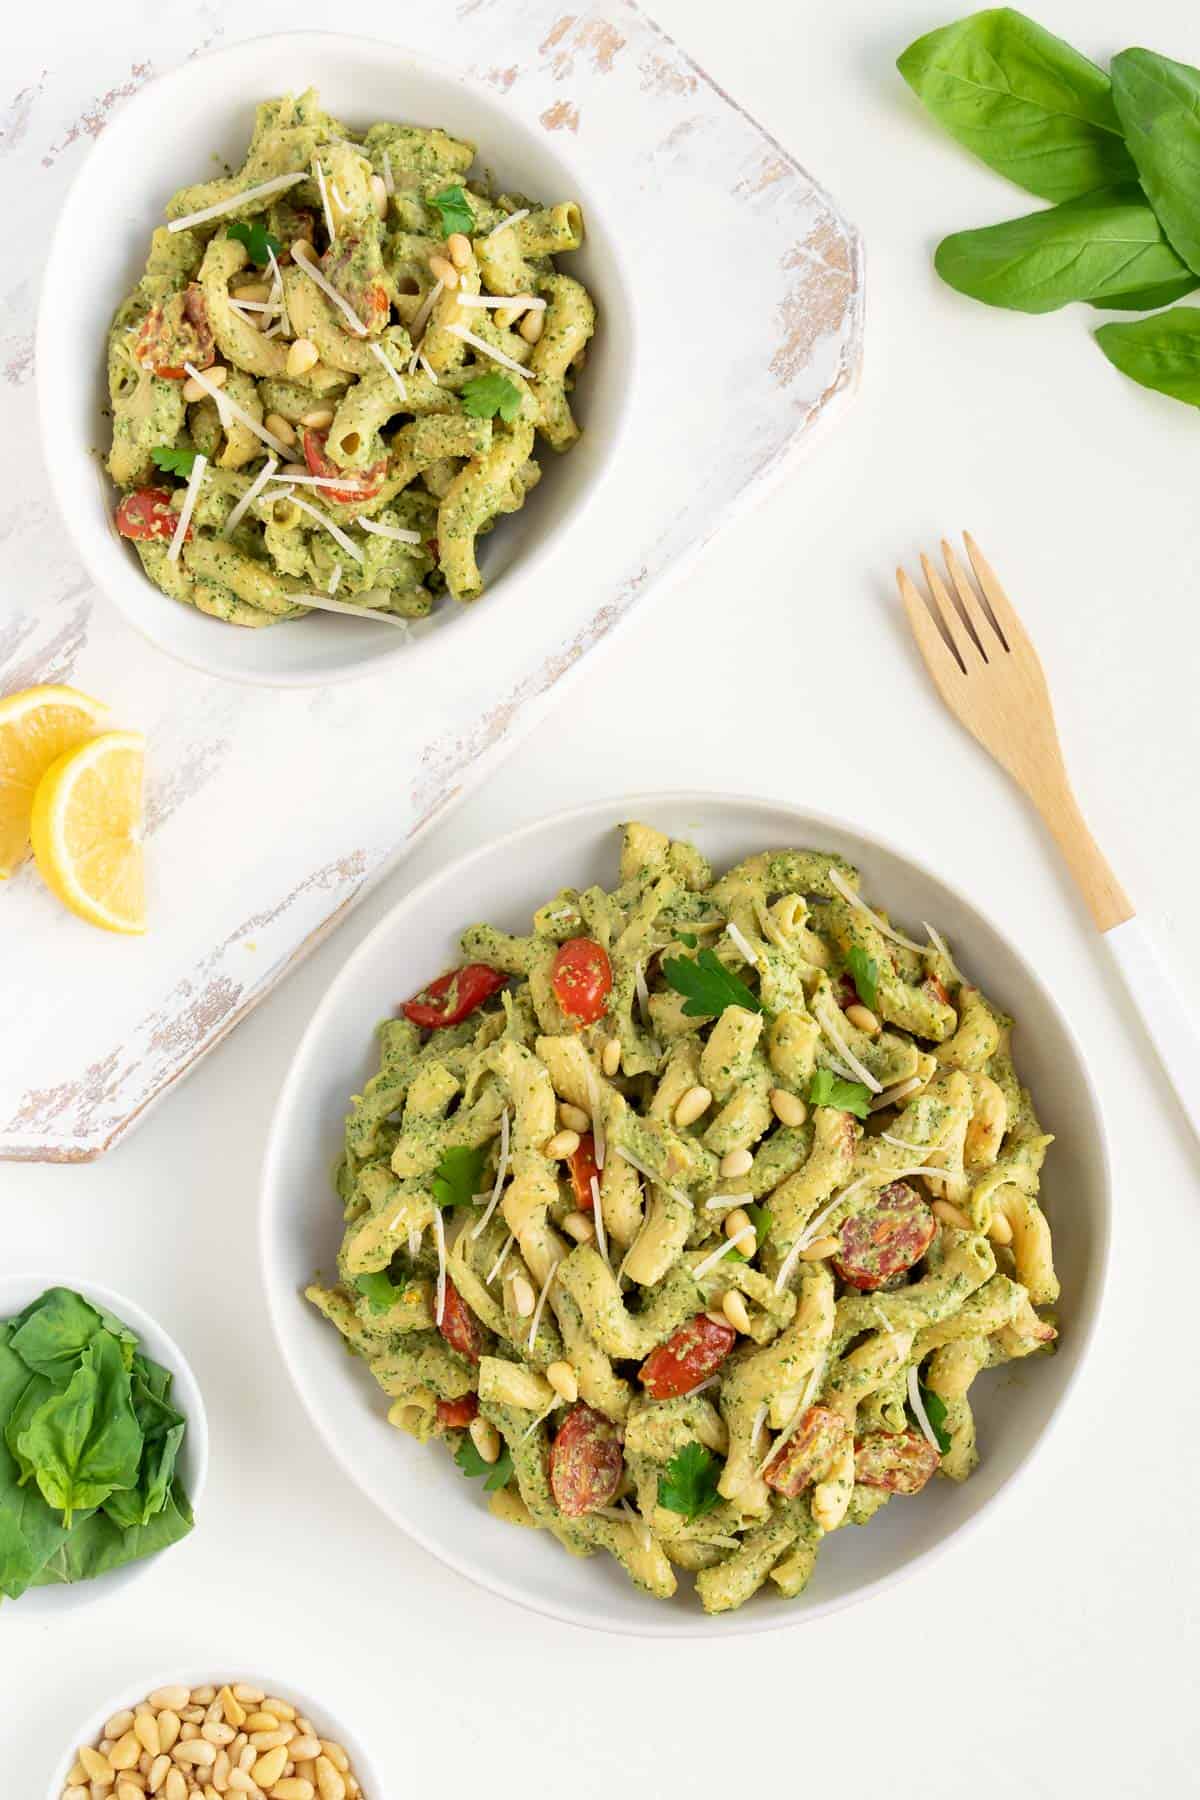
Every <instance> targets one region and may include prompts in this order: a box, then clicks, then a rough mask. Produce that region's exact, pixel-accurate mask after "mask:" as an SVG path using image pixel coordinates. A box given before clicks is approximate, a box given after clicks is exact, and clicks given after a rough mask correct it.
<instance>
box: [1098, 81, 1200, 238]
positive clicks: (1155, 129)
mask: <svg viewBox="0 0 1200 1800" xmlns="http://www.w3.org/2000/svg"><path fill="white" fill-rule="evenodd" d="M1112 77H1113V99H1114V101H1115V102H1116V108H1117V116H1118V117H1119V119H1120V121H1121V124H1122V126H1123V128H1124V131H1125V142H1126V143H1127V144H1128V145H1129V149H1130V152H1131V154H1132V156H1133V160H1134V162H1135V163H1136V164H1137V172H1138V175H1139V176H1140V178H1141V183H1142V187H1143V188H1144V189H1145V191H1146V196H1147V198H1148V199H1149V201H1150V204H1151V206H1153V208H1154V210H1155V212H1156V213H1157V214H1158V216H1159V218H1160V219H1161V220H1162V225H1163V230H1164V231H1165V232H1166V234H1167V236H1168V238H1169V239H1170V241H1171V243H1172V244H1173V245H1174V246H1175V248H1176V250H1178V252H1179V254H1180V256H1182V258H1183V260H1184V261H1185V262H1186V263H1187V265H1188V267H1189V268H1191V269H1194V270H1196V271H1197V273H1200V70H1196V69H1193V68H1191V67H1190V66H1189V64H1187V63H1179V62H1172V61H1171V59H1170V57H1167V56H1158V55H1156V54H1155V52H1154V51H1153V50H1122V52H1121V54H1120V55H1119V56H1114V57H1113V61H1112Z"/></svg>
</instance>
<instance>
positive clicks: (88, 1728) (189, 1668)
mask: <svg viewBox="0 0 1200 1800" xmlns="http://www.w3.org/2000/svg"><path fill="white" fill-rule="evenodd" d="M237 1668H238V1672H237V1674H236V1675H234V1676H233V1677H232V1679H233V1680H234V1681H244V1682H248V1683H249V1684H250V1685H251V1686H252V1687H259V1688H262V1690H263V1692H264V1693H265V1694H273V1695H275V1696H276V1698H277V1699H280V1700H286V1701H288V1703H289V1705H292V1706H295V1708H296V1710H297V1711H298V1712H303V1713H304V1714H305V1715H306V1717H308V1718H310V1719H311V1720H312V1722H313V1724H314V1725H317V1726H321V1725H322V1724H324V1723H325V1722H326V1720H328V1722H329V1723H330V1724H331V1725H332V1726H333V1728H334V1732H335V1733H336V1736H334V1732H331V1733H329V1734H328V1735H330V1736H331V1737H333V1741H334V1742H335V1743H339V1744H341V1745H342V1746H343V1748H344V1749H345V1751H346V1753H347V1755H348V1756H349V1757H350V1760H351V1762H352V1764H353V1766H354V1773H355V1775H356V1776H357V1777H358V1780H359V1783H360V1785H361V1787H362V1789H363V1792H364V1793H365V1794H366V1796H367V1800H384V1792H385V1790H384V1786H383V1782H382V1780H381V1778H380V1775H379V1771H378V1768H377V1766H376V1764H375V1762H374V1761H373V1759H372V1756H371V1753H370V1751H369V1750H368V1749H367V1748H366V1747H365V1745H364V1742H363V1739H362V1738H361V1737H360V1736H359V1734H358V1733H357V1732H356V1731H353V1730H349V1731H348V1730H346V1728H345V1727H344V1726H343V1724H342V1722H341V1716H340V1714H339V1716H338V1717H337V1718H335V1717H334V1716H333V1712H332V1709H330V1708H329V1707H328V1706H327V1705H326V1703H325V1702H324V1701H323V1700H317V1699H314V1697H313V1696H312V1695H311V1694H310V1693H309V1692H308V1691H307V1690H306V1689H305V1688H303V1687H301V1686H298V1685H297V1684H296V1683H295V1682H293V1681H283V1682H277V1681H276V1680H275V1678H274V1676H267V1675H264V1673H263V1671H262V1670H261V1669H260V1668H257V1667H252V1668H245V1669H243V1668H242V1666H241V1665H240V1664H239V1665H237ZM221 1679H222V1681H225V1680H229V1679H230V1677H229V1676H228V1675H226V1676H223V1677H222V1678H221ZM176 1682H181V1683H182V1684H183V1685H184V1686H185V1687H189V1688H196V1687H202V1686H205V1685H206V1684H211V1685H213V1686H218V1685H220V1684H219V1683H218V1682H216V1681H215V1680H214V1677H213V1672H212V1666H211V1664H208V1663H202V1662H192V1661H189V1662H187V1663H185V1665H184V1666H183V1667H182V1668H180V1667H178V1666H177V1665H175V1664H171V1665H170V1667H169V1668H167V1669H166V1670H165V1671H159V1672H158V1673H156V1674H154V1675H149V1676H137V1677H134V1678H131V1679H130V1680H129V1681H127V1682H122V1684H121V1687H120V1689H119V1690H118V1691H117V1692H116V1693H115V1694H112V1695H110V1696H109V1699H108V1700H107V1701H106V1703H105V1705H104V1706H103V1708H101V1709H99V1710H97V1711H96V1712H94V1713H91V1714H89V1716H88V1718H87V1720H86V1721H85V1723H84V1726H83V1728H82V1729H81V1731H80V1734H79V1735H78V1736H77V1737H75V1738H73V1739H72V1740H71V1742H70V1744H69V1745H68V1747H67V1748H66V1749H64V1751H63V1753H62V1755H61V1756H60V1757H59V1759H58V1761H57V1763H55V1765H54V1773H53V1774H52V1775H51V1777H50V1785H49V1787H48V1788H47V1790H46V1800H61V1796H62V1791H63V1789H64V1787H65V1786H66V1785H67V1774H68V1772H69V1770H70V1768H71V1765H72V1764H73V1762H74V1760H75V1757H76V1755H77V1754H78V1751H79V1746H80V1745H81V1744H93V1743H95V1742H96V1740H97V1739H98V1738H99V1737H101V1736H102V1735H103V1727H104V1726H105V1724H106V1723H107V1722H108V1720H109V1719H111V1718H112V1716H113V1714H114V1713H117V1712H121V1711H123V1710H125V1709H127V1708H129V1707H132V1706H136V1705H137V1704H138V1702H139V1701H141V1700H144V1699H145V1697H146V1695H147V1694H153V1693H154V1692H155V1691H156V1690H157V1689H158V1688H160V1687H170V1686H171V1685H173V1684H174V1683H176ZM135 1692H136V1695H137V1699H130V1697H129V1696H130V1694H132V1693H135Z"/></svg>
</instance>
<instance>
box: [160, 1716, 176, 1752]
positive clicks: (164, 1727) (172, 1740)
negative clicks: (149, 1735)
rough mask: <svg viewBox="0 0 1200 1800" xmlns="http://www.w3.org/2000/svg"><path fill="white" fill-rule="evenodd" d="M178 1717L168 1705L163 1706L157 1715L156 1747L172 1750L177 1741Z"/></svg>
mask: <svg viewBox="0 0 1200 1800" xmlns="http://www.w3.org/2000/svg"><path fill="white" fill-rule="evenodd" d="M180 1724H181V1721H180V1718H179V1714H178V1713H177V1712H172V1710H171V1708H170V1707H169V1706H164V1707H163V1710H162V1711H161V1712H160V1713H159V1715H158V1747H159V1749H160V1750H172V1749H174V1747H175V1745H176V1744H177V1743H178V1742H179V1732H180Z"/></svg>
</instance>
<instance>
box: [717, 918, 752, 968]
mask: <svg viewBox="0 0 1200 1800" xmlns="http://www.w3.org/2000/svg"><path fill="white" fill-rule="evenodd" d="M725 935H726V937H727V938H728V939H729V941H730V943H731V944H733V946H734V947H735V949H736V950H737V952H738V954H739V955H740V956H742V957H744V959H745V960H746V962H748V963H749V964H750V967H751V968H752V969H757V967H758V952H757V950H755V948H754V945H753V944H752V943H751V942H750V939H749V938H748V937H747V936H746V935H745V933H744V932H741V931H739V930H738V928H737V926H736V925H735V924H734V923H733V921H732V919H731V920H730V922H729V924H728V925H727V926H726V927H725Z"/></svg>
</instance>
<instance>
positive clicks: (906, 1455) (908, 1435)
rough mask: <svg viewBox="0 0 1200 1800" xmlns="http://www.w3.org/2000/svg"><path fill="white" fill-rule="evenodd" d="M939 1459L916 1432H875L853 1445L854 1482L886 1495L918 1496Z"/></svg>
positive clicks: (929, 1445) (925, 1439)
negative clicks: (885, 1491)
mask: <svg viewBox="0 0 1200 1800" xmlns="http://www.w3.org/2000/svg"><path fill="white" fill-rule="evenodd" d="M941 1460H942V1459H941V1457H940V1456H939V1455H938V1453H937V1451H936V1450H935V1449H934V1447H933V1445H932V1444H931V1443H930V1442H929V1439H928V1438H927V1437H923V1436H922V1434H921V1433H920V1432H919V1431H913V1430H912V1429H911V1428H910V1429H909V1430H908V1431H899V1432H895V1433H893V1432H890V1431H875V1432H872V1434H871V1436H870V1437H865V1438H860V1439H859V1441H858V1443H857V1444H856V1445H855V1446H854V1479H855V1481H857V1482H860V1483H861V1484H862V1486H863V1487H876V1488H886V1489H887V1491H888V1493H889V1494H919V1493H920V1491H921V1489H922V1488H923V1487H924V1486H925V1483H926V1482H927V1481H928V1480H929V1477H930V1476H931V1475H933V1474H934V1473H935V1472H936V1470H937V1467H938V1464H939V1463H940V1462H941Z"/></svg>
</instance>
